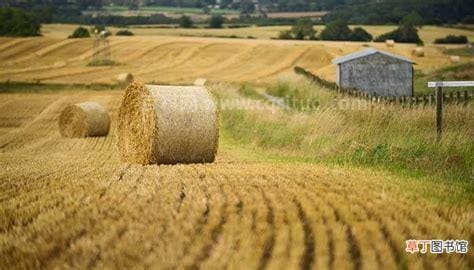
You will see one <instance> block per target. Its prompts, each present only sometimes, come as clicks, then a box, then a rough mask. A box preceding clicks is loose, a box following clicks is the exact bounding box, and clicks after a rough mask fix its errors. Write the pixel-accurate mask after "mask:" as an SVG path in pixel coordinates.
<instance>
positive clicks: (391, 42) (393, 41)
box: [385, 39, 395, 47]
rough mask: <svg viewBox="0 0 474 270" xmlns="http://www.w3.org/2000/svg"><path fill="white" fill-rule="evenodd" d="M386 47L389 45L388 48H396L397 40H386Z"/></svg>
mask: <svg viewBox="0 0 474 270" xmlns="http://www.w3.org/2000/svg"><path fill="white" fill-rule="evenodd" d="M385 45H387V47H394V46H395V40H393V39H387V40H385Z"/></svg>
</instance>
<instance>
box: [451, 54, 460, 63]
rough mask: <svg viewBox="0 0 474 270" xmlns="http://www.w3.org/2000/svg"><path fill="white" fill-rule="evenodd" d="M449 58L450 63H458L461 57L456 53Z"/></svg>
mask: <svg viewBox="0 0 474 270" xmlns="http://www.w3.org/2000/svg"><path fill="white" fill-rule="evenodd" d="M449 59H450V60H451V63H453V64H455V63H459V61H461V57H459V56H458V55H452V56H451V57H450V58H449Z"/></svg>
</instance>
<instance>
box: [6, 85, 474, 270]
mask: <svg viewBox="0 0 474 270" xmlns="http://www.w3.org/2000/svg"><path fill="white" fill-rule="evenodd" d="M78 90H79V91H74V92H58V93H47V94H44V93H27V94H0V115H2V118H0V127H3V126H8V127H11V129H10V130H8V131H7V132H3V133H1V132H0V167H1V168H2V170H0V186H1V189H0V200H1V204H0V215H1V216H2V218H1V219H0V239H1V241H0V257H1V258H2V259H1V260H0V268H1V269H13V268H25V267H29V268H65V267H72V268H132V267H133V268H148V267H151V268H158V267H159V268H184V267H189V268H197V267H205V268H214V269H216V268H217V269H220V268H240V269H243V268H246V269H251V268H252V269H265V268H268V269H274V268H282V269H310V268H317V269H349V268H352V269H407V268H408V269H469V268H471V266H472V264H473V261H474V257H473V255H472V251H471V249H470V250H469V254H467V255H459V254H440V255H433V254H424V255H421V254H414V255H411V254H408V253H406V252H405V240H407V239H432V238H446V237H449V239H451V238H453V239H466V240H469V242H470V243H472V242H473V241H474V229H473V227H472V224H473V222H474V220H473V219H474V215H473V214H474V213H473V209H472V200H469V199H468V200H469V201H468V203H466V202H464V204H461V203H447V202H444V201H440V200H437V199H435V198H438V197H439V198H442V197H448V196H455V195H456V194H459V193H462V192H463V191H462V190H460V189H459V187H458V186H457V185H456V183H449V184H448V183H443V182H440V183H438V182H432V181H421V180H420V179H411V178H409V177H407V178H405V177H400V176H396V175H391V174H389V173H387V172H384V171H377V170H372V169H356V168H352V167H340V166H324V165H316V164H312V163H299V162H280V161H262V158H259V156H258V155H259V153H253V154H252V155H246V154H244V152H245V149H246V148H245V147H246V146H239V147H238V148H239V149H238V150H237V147H235V145H234V144H233V143H232V142H230V141H229V140H226V138H225V137H224V138H223V139H222V140H221V147H220V148H219V149H220V150H219V153H218V155H217V160H216V162H215V163H213V164H206V165H200V164H195V165H177V166H164V165H162V166H156V165H151V166H138V165H126V164H123V163H121V162H120V161H119V155H118V153H117V151H116V148H115V144H116V138H115V136H114V135H113V134H114V133H115V130H116V128H117V127H116V126H115V125H114V124H115V122H112V126H111V132H110V133H109V135H108V136H107V137H94V138H82V139H65V138H61V136H60V134H59V132H58V130H57V119H58V117H59V114H60V113H61V110H62V109H63V108H64V106H65V105H67V104H70V103H79V102H82V101H85V100H95V101H97V102H100V104H103V105H104V106H105V107H106V108H107V110H108V111H109V112H110V116H111V118H112V120H113V119H116V117H117V114H118V108H119V105H120V98H121V95H122V93H121V92H120V91H80V89H78ZM25 115H26V116H25ZM21 117H24V119H21V120H19V119H18V118H21ZM16 121H17V122H16ZM11 122H14V123H17V124H15V125H11V124H9V123H11ZM434 194H435V195H434Z"/></svg>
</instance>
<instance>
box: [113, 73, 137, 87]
mask: <svg viewBox="0 0 474 270" xmlns="http://www.w3.org/2000/svg"><path fill="white" fill-rule="evenodd" d="M117 81H118V83H119V84H122V85H129V84H131V83H132V82H133V75H132V74H130V73H120V74H119V75H118V76H117Z"/></svg>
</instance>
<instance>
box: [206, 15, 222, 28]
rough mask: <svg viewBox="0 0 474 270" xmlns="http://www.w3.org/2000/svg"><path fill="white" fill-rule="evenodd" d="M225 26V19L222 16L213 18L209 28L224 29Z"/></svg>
mask: <svg viewBox="0 0 474 270" xmlns="http://www.w3.org/2000/svg"><path fill="white" fill-rule="evenodd" d="M223 24H224V18H223V17H222V16H220V15H214V16H212V17H211V21H210V22H209V28H222V25H223Z"/></svg>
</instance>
